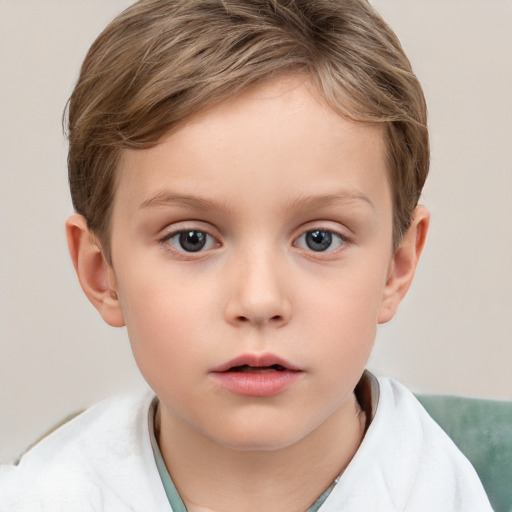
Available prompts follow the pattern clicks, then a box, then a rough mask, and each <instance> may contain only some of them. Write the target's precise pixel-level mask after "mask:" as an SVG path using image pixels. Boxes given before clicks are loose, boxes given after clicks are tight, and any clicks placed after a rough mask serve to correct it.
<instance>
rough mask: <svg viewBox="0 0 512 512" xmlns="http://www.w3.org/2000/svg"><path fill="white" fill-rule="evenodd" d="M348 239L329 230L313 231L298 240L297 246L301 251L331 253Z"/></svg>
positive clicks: (307, 232)
mask: <svg viewBox="0 0 512 512" xmlns="http://www.w3.org/2000/svg"><path fill="white" fill-rule="evenodd" d="M345 242H346V239H345V238H344V237H342V236H341V235H340V234H338V233H334V232H333V231H329V230H327V229H312V230H310V231H306V232H305V233H304V234H302V235H301V236H299V238H297V241H296V242H295V245H296V246H297V247H299V248H301V249H309V250H311V251H315V252H330V251H334V250H336V249H338V248H339V247H341V246H342V245H343V244H344V243H345Z"/></svg>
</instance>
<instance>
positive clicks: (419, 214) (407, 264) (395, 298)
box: [378, 206, 430, 324]
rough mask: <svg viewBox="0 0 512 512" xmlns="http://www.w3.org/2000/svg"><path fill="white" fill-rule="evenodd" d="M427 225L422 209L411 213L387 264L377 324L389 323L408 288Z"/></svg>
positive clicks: (427, 218) (428, 220) (423, 243)
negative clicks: (406, 228) (409, 219)
mask: <svg viewBox="0 0 512 512" xmlns="http://www.w3.org/2000/svg"><path fill="white" fill-rule="evenodd" d="M429 222H430V213H429V212H428V210H427V209H426V208H425V207H423V206H418V207H417V208H416V209H415V210H414V214H413V219H412V222H411V225H410V226H409V229H408V230H407V231H406V233H405V234H404V236H403V237H402V240H401V241H400V245H399V246H398V249H397V250H396V252H395V254H394V255H393V258H392V260H391V263H390V265H389V271H388V276H387V281H386V286H385V288H384V294H383V297H382V302H381V306H380V310H379V317H378V322H379V323H380V324H383V323H385V322H389V321H390V320H391V319H392V318H393V317H394V316H395V314H396V312H397V310H398V306H399V304H400V302H402V299H403V298H404V297H405V294H406V293H407V291H408V290H409V287H410V286H411V283H412V279H413V277H414V272H415V271H416V266H417V265H418V260H419V258H420V255H421V252H422V251H423V247H424V246H425V240H426V238H427V231H428V226H429Z"/></svg>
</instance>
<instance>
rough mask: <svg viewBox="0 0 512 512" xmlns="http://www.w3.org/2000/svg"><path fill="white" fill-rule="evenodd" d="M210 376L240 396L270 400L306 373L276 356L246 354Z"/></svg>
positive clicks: (214, 371) (212, 371) (221, 366)
mask: <svg viewBox="0 0 512 512" xmlns="http://www.w3.org/2000/svg"><path fill="white" fill-rule="evenodd" d="M276 368H277V369H276ZM210 375H211V377H212V378H213V380H214V381H215V382H216V383H217V384H219V385H220V386H221V387H222V388H224V389H226V390H228V391H231V392H233V393H235V394H237V395H244V396H254V397H268V396H274V395H277V394H279V393H281V392H282V391H284V390H285V389H286V388H288V387H289V386H291V385H292V384H294V383H295V382H296V381H297V379H299V378H300V376H301V375H303V370H301V369H300V368H298V367H296V366H295V365H293V364H291V363H290V362H288V361H286V360H284V359H282V358H280V357H278V356H275V355H273V354H244V355H242V356H239V357H236V358H235V359H232V360H231V361H228V362H227V363H224V364H222V365H220V366H217V367H216V368H214V369H213V370H211V372H210Z"/></svg>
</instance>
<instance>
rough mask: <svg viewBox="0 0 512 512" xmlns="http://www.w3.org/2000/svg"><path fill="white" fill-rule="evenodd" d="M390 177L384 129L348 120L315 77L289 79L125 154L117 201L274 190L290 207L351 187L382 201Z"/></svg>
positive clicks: (204, 114) (230, 102) (261, 87)
mask: <svg viewBox="0 0 512 512" xmlns="http://www.w3.org/2000/svg"><path fill="white" fill-rule="evenodd" d="M387 174H388V173H387V159H386V150H385V141H384V131H383V127H382V126H379V125H376V124H369V123H360V122H354V121H350V120H347V119H345V118H343V117H341V116H340V115H338V114H337V113H335V112H334V111H333V110H332V109H330V108H329V107H328V106H327V105H326V103H325V101H324V100H323V99H322V97H321V96H320V95H319V94H318V93H317V92H316V90H315V88H314V86H313V85H312V84H311V83H310V82H309V81H308V80H307V79H305V78H304V77H287V78H281V79H279V80H274V81H271V82H267V83H264V84H262V85H258V86H256V87H253V88H251V89H249V90H247V91H245V92H244V93H242V94H240V95H238V96H236V97H234V98H233V99H231V100H228V101H225V102H224V103H222V104H220V105H218V106H216V107H215V108H212V109H210V110H208V111H205V112H202V113H199V114H197V115H195V116H193V117H192V118H190V119H189V120H188V121H187V122H186V123H185V124H184V125H183V126H182V127H181V128H180V129H179V130H177V131H175V132H173V133H172V134H171V135H169V136H167V137H165V138H164V139H163V140H162V141H161V142H160V143H159V144H157V145H156V146H155V147H153V148H150V149H143V150H125V151H124V153H123V155H122V158H121V162H120V173H119V177H118V190H117V193H116V202H120V201H122V202H126V201H128V202H130V203H132V204H133V205H135V204H138V205H139V206H140V205H141V204H142V203H144V202H147V201H148V200H150V199H151V198H152V197H155V195H158V194H159V193H165V191H166V189H167V188H169V189H172V191H175V192H177V193H180V192H184V193H190V189H191V188H193V191H194V194H198V195H200V196H203V195H204V196H208V197H211V196H215V195H222V194H224V195H226V194H227V195H229V194H231V195H232V196H233V197H236V196H237V194H239V193H242V192H243V191H245V190H247V189H250V192H251V195H252V196H254V195H255V193H256V192H259V194H260V195H261V196H262V197H263V196H265V195H266V194H267V193H268V191H269V189H272V191H279V194H280V197H281V198H286V199H287V200H288V202H293V201H294V200H295V199H296V198H297V197H298V196H301V195H305V194H329V193H331V194H332V193H336V192H337V190H338V189H343V191H345V192H346V191H349V192H354V193H355V194H360V195H365V196H366V195H369V196H374V200H377V199H378V197H377V196H379V195H382V192H383V191H384V196H389V190H388V189H389V186H388V179H387ZM222 199H223V200H224V199H225V198H222ZM381 199H382V198H381ZM386 199H387V197H384V200H386Z"/></svg>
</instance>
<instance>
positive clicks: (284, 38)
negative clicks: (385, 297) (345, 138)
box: [68, 0, 429, 261]
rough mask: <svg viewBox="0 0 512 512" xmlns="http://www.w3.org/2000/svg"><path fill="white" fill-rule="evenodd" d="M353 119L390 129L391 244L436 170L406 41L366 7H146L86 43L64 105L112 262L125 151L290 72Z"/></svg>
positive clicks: (206, 1)
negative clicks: (113, 223) (299, 75)
mask: <svg viewBox="0 0 512 512" xmlns="http://www.w3.org/2000/svg"><path fill="white" fill-rule="evenodd" d="M297 72H298V73H304V74H307V75H308V76H309V77H311V79H312V81H313V82H314V83H315V85H316V86H317V87H318V90H319V91H320V93H321V94H322V95H323V97H324V98H325V100H326V101H327V103H328V104H329V105H330V107H331V108H333V109H334V110H335V111H337V112H338V113H340V114H341V115H343V116H346V117H348V118H350V119H352V120H356V121H363V122H373V123H375V122H376V123H383V124H384V125H385V129H386V139H387V140H386V143H387V150H388V166H389V179H390V183H391V187H392V191H393V216H394V217H393V239H394V245H395V247H396V246H397V245H398V243H399V241H400V239H401V237H402V235H403V233H404V232H405V231H406V230H407V228H408V226H409V224H410V221H411V216H412V213H413V210H414V208H415V207H416V205H417V203H418V200H419V197H420V194H421V190H422V188H423V184H424V182H425V179H426V177H427V174H428V168H429V143H428V130H427V126H426V105H425V99H424V96H423V92H422V89H421V86H420V84H419V82H418V80H417V78H416V76H415V75H414V73H413V72H412V69H411V66H410V63H409V60H408V59H407V57H406V55H405V53H404V52H403V50H402V47H401V45H400V42H399V41H398V39H397V37H396V36H395V34H394V33H393V31H392V30H391V29H390V28H389V26H388V25H387V24H386V23H385V22H384V21H383V20H382V18H381V17H380V16H379V15H378V14H377V13H376V12H375V10H374V9H373V8H372V7H371V6H370V5H369V3H368V2H367V1H366V0H141V1H139V2H137V3H135V4H134V5H132V6H131V7H129V8H128V9H126V10H125V11H124V12H123V13H121V14H120V15H119V16H118V17H117V18H116V19H114V21H112V23H110V25H108V26H107V28H106V29H105V30H104V31H103V32H102V33H101V34H100V36H99V37H98V38H97V39H96V41H95V42H94V43H93V45H92V46H91V48H90V50H89V52H88V54H87V57H86V59H85V61H84V63H83V65H82V68H81V72H80V76H79V79H78V82H77V84H76V86H75V89H74V91H73V94H72V96H71V98H70V100H69V102H68V137H69V155H68V169H69V182H70V188H71V196H72V199H73V205H74V207H75V210H76V211H77V212H78V213H80V214H82V215H83V216H84V217H85V218H86V220H87V223H88V226H89V228H90V229H91V230H92V231H93V232H94V233H95V234H96V236H97V237H98V239H99V241H100V243H101V245H102V248H103V250H104V253H105V256H106V258H107V259H108V260H109V261H110V243H109V242H110V217H111V209H112V204H113V197H114V193H115V183H116V173H117V172H118V170H119V169H118V167H119V165H118V164H119V159H120V155H121V151H122V150H123V149H125V148H131V149H134V148H135V149H136V148H147V147H151V146H153V145H155V144H156V143H158V141H159V140H160V139H161V138H162V137H163V136H164V135H165V134H167V133H169V132H170V131H172V130H173V129H176V128H177V127H179V126H180V123H182V122H183V121H184V120H186V119H188V118H189V117H190V116H192V115H193V114H196V113H197V112H199V111H201V110H204V109H205V108H209V107H211V106H213V105H215V104H217V103H219V102H222V101H225V100H227V99H229V98H231V97H233V95H235V94H237V93H239V92H241V91H242V90H244V89H245V88H247V87H248V86H251V85H255V84H257V83H258V82H261V81H264V80H268V79H270V78H273V77H277V76H280V75H283V74H286V73H297Z"/></svg>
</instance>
